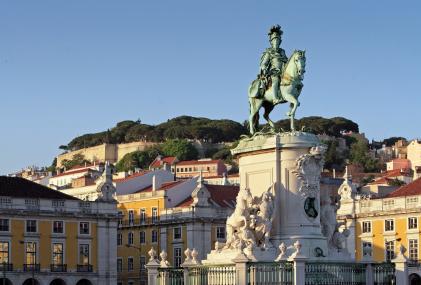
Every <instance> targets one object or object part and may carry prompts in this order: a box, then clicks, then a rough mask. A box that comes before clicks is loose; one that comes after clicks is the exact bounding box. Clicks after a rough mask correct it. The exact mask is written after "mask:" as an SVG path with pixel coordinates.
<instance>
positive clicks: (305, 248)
mask: <svg viewBox="0 0 421 285" xmlns="http://www.w3.org/2000/svg"><path fill="white" fill-rule="evenodd" d="M323 151H324V149H323V146H322V144H321V142H320V140H319V138H318V137H317V136H316V135H314V134H311V133H306V132H299V131H294V132H287V133H279V134H266V135H265V134H261V135H256V136H254V137H251V138H245V139H242V140H240V142H239V144H238V146H237V147H236V148H235V149H233V150H232V154H233V155H234V157H236V158H237V159H238V164H239V175H240V189H246V188H248V189H250V193H251V194H252V195H253V196H254V197H261V195H262V194H263V193H264V192H266V191H268V189H272V190H271V191H272V194H273V195H274V198H275V204H274V208H275V209H274V214H273V217H274V219H273V222H272V230H271V234H270V240H271V242H272V244H273V245H274V246H276V247H277V246H279V244H281V243H284V244H285V245H286V246H287V248H292V245H293V243H294V242H295V241H296V240H299V241H300V242H301V244H302V253H303V254H304V255H305V256H307V257H308V258H309V259H310V260H312V259H313V260H320V259H321V258H323V256H326V257H327V255H328V244H327V241H326V237H324V236H323V235H322V232H321V224H320V216H321V215H322V213H321V212H322V211H321V210H322V209H321V208H320V182H319V181H320V174H321V171H322V168H323ZM276 251H277V249H276ZM316 252H317V253H316ZM278 254H279V252H278ZM278 254H275V255H273V256H274V258H276V257H277V255H278ZM290 254H291V253H290V251H289V250H288V253H287V256H290ZM267 256H269V255H267ZM271 257H272V256H271ZM326 257H324V258H326ZM260 258H265V257H263V256H262V257H261V256H260V255H258V256H256V259H257V261H261V260H260ZM273 260H274V259H272V261H273Z"/></svg>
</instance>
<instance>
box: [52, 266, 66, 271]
mask: <svg viewBox="0 0 421 285" xmlns="http://www.w3.org/2000/svg"><path fill="white" fill-rule="evenodd" d="M50 270H51V272H67V264H50Z"/></svg>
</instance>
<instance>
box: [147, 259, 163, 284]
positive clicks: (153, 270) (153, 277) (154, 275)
mask: <svg viewBox="0 0 421 285" xmlns="http://www.w3.org/2000/svg"><path fill="white" fill-rule="evenodd" d="M145 267H146V270H147V271H148V285H159V284H158V282H157V280H158V275H159V272H158V268H159V267H160V264H159V261H158V260H156V259H153V260H149V262H148V263H147V264H146V265H145Z"/></svg>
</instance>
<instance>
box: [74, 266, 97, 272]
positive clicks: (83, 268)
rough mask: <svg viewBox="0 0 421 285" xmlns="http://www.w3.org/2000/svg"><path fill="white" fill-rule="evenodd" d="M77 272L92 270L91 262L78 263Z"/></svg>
mask: <svg viewBox="0 0 421 285" xmlns="http://www.w3.org/2000/svg"><path fill="white" fill-rule="evenodd" d="M76 270H77V272H92V271H93V266H92V264H78V265H77V267H76Z"/></svg>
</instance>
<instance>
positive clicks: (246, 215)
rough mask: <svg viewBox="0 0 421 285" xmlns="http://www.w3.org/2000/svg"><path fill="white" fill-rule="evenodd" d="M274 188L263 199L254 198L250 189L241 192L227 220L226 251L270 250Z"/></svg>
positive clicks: (265, 193) (264, 194)
mask: <svg viewBox="0 0 421 285" xmlns="http://www.w3.org/2000/svg"><path fill="white" fill-rule="evenodd" d="M271 189H272V186H271V187H269V189H268V190H267V191H266V192H264V193H263V194H262V196H261V197H253V196H252V195H251V193H250V190H249V189H243V190H240V192H239V193H238V195H237V204H236V207H235V210H234V213H232V215H231V216H229V217H228V219H227V225H226V229H227V242H226V244H225V246H224V249H239V250H243V249H245V248H247V249H248V250H253V249H254V248H257V247H258V248H261V249H268V248H272V247H273V245H272V243H271V242H270V231H271V229H272V221H273V212H274V196H273V194H272V192H271Z"/></svg>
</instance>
